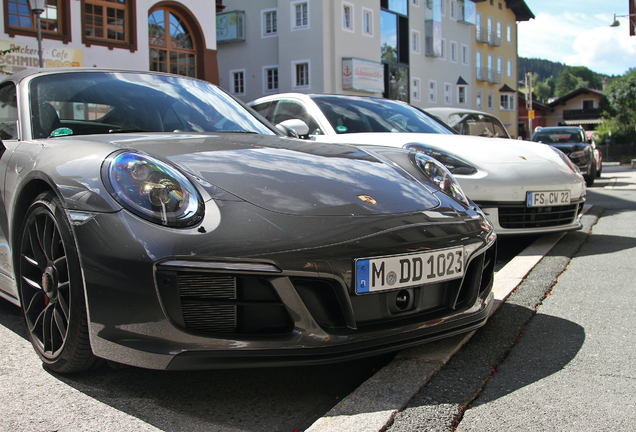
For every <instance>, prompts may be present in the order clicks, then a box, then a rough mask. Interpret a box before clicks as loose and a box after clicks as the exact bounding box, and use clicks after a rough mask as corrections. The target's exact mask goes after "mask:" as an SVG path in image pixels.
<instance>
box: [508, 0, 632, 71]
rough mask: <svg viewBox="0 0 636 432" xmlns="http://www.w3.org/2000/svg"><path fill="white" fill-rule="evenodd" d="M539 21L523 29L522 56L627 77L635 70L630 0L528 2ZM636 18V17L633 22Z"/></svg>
mask: <svg viewBox="0 0 636 432" xmlns="http://www.w3.org/2000/svg"><path fill="white" fill-rule="evenodd" d="M525 2H526V4H527V5H528V7H529V8H530V10H531V11H532V13H533V14H534V16H535V18H534V19H531V20H530V21H521V22H519V25H518V53H519V56H520V57H530V58H539V59H545V60H551V61H556V62H561V63H564V64H566V65H568V66H587V67H588V68H589V69H591V70H592V71H594V72H598V73H600V74H607V75H623V74H624V73H625V71H626V70H628V69H629V68H630V67H636V36H630V35H629V21H628V19H629V18H627V17H625V18H618V21H619V22H620V23H621V25H620V26H619V27H610V26H609V25H610V24H611V23H612V21H614V14H616V15H627V14H629V0H603V1H599V0H525ZM631 19H636V17H631Z"/></svg>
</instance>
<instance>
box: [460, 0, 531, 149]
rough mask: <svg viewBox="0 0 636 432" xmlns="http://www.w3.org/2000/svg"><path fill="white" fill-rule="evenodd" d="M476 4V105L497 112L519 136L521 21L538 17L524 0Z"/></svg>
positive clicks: (482, 0) (490, 0)
mask: <svg viewBox="0 0 636 432" xmlns="http://www.w3.org/2000/svg"><path fill="white" fill-rule="evenodd" d="M475 3H476V6H477V12H476V20H475V36H474V38H473V44H472V48H473V51H474V59H475V73H474V75H473V76H474V82H473V86H474V88H475V97H474V99H473V101H474V102H473V107H474V109H477V110H480V111H488V112H491V113H493V114H494V115H495V116H497V117H498V118H499V119H500V120H501V121H502V123H503V124H504V125H505V126H506V128H507V129H508V132H509V133H510V135H511V136H512V137H517V136H518V135H519V131H518V123H519V122H518V111H517V102H518V101H517V100H516V99H517V98H516V96H517V88H518V86H517V23H518V22H519V21H528V20H530V19H531V18H534V14H533V13H532V11H531V10H530V8H529V7H528V5H527V4H526V3H525V1H523V0H475Z"/></svg>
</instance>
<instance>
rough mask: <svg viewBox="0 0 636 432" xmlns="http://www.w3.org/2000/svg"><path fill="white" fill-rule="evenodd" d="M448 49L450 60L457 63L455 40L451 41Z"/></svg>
mask: <svg viewBox="0 0 636 432" xmlns="http://www.w3.org/2000/svg"><path fill="white" fill-rule="evenodd" d="M450 49H451V50H450V56H451V61H452V62H453V63H457V42H455V41H451V43H450Z"/></svg>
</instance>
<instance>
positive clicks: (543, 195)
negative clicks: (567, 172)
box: [527, 190, 570, 207]
mask: <svg viewBox="0 0 636 432" xmlns="http://www.w3.org/2000/svg"><path fill="white" fill-rule="evenodd" d="M527 204H528V207H549V206H554V205H567V204H570V191H568V190H565V191H544V192H528V199H527Z"/></svg>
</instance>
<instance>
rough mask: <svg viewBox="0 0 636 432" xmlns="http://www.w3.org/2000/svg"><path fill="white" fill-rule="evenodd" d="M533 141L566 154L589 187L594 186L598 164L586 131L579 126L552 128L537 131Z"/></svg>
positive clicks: (541, 128)
mask: <svg viewBox="0 0 636 432" xmlns="http://www.w3.org/2000/svg"><path fill="white" fill-rule="evenodd" d="M532 140H533V141H536V142H541V143H544V144H549V145H551V146H552V147H555V148H558V149H559V150H561V151H562V152H563V153H565V154H566V155H567V156H568V157H569V158H570V160H571V161H572V162H573V163H574V165H576V166H577V167H578V168H579V170H580V171H581V174H583V177H585V183H586V184H587V185H588V186H592V185H593V184H594V180H595V179H596V176H597V164H596V163H595V160H594V148H593V147H592V142H591V141H592V140H591V139H588V138H587V136H586V135H585V130H584V129H582V128H580V127H578V126H550V127H540V128H537V129H535V132H534V134H533V135H532Z"/></svg>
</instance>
